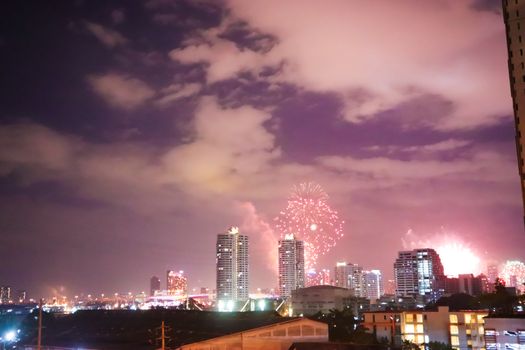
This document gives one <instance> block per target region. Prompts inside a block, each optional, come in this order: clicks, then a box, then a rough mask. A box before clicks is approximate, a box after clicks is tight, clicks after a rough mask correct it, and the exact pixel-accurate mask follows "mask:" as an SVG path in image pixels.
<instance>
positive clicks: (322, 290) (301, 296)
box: [292, 285, 352, 316]
mask: <svg viewBox="0 0 525 350" xmlns="http://www.w3.org/2000/svg"><path fill="white" fill-rule="evenodd" d="M351 297H352V292H351V291H350V290H349V289H346V288H340V287H334V286H326V285H322V286H312V287H306V288H300V289H296V290H294V291H292V310H293V315H296V316H301V315H303V316H307V315H314V314H316V313H317V312H329V311H330V310H332V309H336V310H343V309H344V308H345V307H346V306H347V301H348V300H350V298H351Z"/></svg>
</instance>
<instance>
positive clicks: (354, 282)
mask: <svg viewBox="0 0 525 350" xmlns="http://www.w3.org/2000/svg"><path fill="white" fill-rule="evenodd" d="M348 268H349V269H350V275H349V276H348V289H350V290H352V294H353V295H354V296H356V297H360V298H366V288H365V277H364V274H363V267H362V266H359V265H358V264H352V263H350V264H348Z"/></svg>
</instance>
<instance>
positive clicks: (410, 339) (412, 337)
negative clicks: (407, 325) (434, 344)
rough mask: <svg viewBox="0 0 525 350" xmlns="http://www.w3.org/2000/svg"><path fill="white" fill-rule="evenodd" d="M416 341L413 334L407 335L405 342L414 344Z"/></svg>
mask: <svg viewBox="0 0 525 350" xmlns="http://www.w3.org/2000/svg"><path fill="white" fill-rule="evenodd" d="M414 339H415V337H414V335H413V334H407V335H405V340H408V341H411V342H413V341H414Z"/></svg>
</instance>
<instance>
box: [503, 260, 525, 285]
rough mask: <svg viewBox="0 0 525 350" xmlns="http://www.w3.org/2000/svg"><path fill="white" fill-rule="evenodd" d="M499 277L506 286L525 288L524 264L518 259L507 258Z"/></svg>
mask: <svg viewBox="0 0 525 350" xmlns="http://www.w3.org/2000/svg"><path fill="white" fill-rule="evenodd" d="M501 277H502V278H503V279H504V280H505V282H506V283H507V286H510V287H516V288H518V289H520V290H523V289H525V285H524V284H525V264H524V263H523V262H521V261H519V260H508V261H507V262H505V264H503V268H502V269H501Z"/></svg>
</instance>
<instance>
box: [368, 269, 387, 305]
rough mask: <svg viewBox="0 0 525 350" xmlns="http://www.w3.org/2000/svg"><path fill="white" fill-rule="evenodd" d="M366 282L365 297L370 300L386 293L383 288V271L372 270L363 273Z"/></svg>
mask: <svg viewBox="0 0 525 350" xmlns="http://www.w3.org/2000/svg"><path fill="white" fill-rule="evenodd" d="M363 278H364V284H365V288H364V291H365V294H366V295H365V296H364V297H365V298H367V299H369V300H377V299H379V298H381V296H382V295H383V294H384V290H383V277H382V276H381V271H379V270H370V271H365V272H364V273H363Z"/></svg>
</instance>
